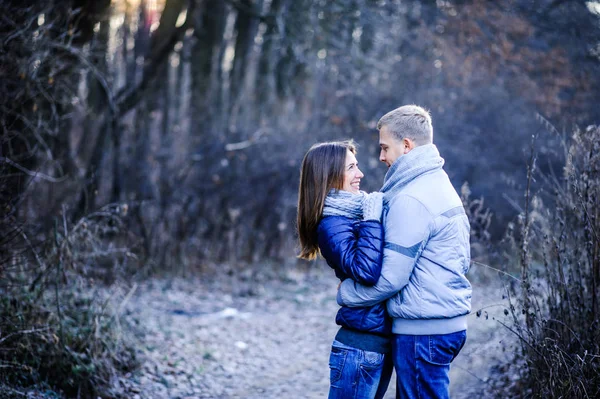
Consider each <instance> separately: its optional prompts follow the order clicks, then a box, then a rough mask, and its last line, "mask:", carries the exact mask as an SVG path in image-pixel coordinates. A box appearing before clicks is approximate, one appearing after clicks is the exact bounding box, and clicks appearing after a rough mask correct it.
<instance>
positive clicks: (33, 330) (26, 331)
mask: <svg viewBox="0 0 600 399" xmlns="http://www.w3.org/2000/svg"><path fill="white" fill-rule="evenodd" d="M49 329H50V327H45V328H33V329H31V330H22V331H15V332H13V333H10V334H8V335H7V336H5V337H3V338H0V344H1V343H3V342H4V341H6V340H8V339H9V338H11V337H14V336H15V335H21V334H33V333H37V332H41V331H48V330H49Z"/></svg>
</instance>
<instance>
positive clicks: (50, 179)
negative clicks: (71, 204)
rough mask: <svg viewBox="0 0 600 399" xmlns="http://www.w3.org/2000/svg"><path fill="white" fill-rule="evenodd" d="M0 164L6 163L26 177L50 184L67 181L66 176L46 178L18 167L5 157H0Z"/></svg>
mask: <svg viewBox="0 0 600 399" xmlns="http://www.w3.org/2000/svg"><path fill="white" fill-rule="evenodd" d="M0 162H4V163H7V164H9V165H10V166H12V167H15V168H17V169H19V170H20V171H21V172H23V173H25V174H26V175H28V176H31V177H39V178H40V179H42V180H46V181H49V182H51V183H60V182H62V181H65V180H66V179H67V176H62V177H59V178H56V177H52V176H48V175H47V174H44V173H42V172H34V171H32V170H29V169H27V168H25V167H24V166H21V165H19V164H18V163H16V162H14V161H12V160H10V159H8V158H6V157H0Z"/></svg>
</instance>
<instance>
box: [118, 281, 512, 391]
mask: <svg viewBox="0 0 600 399" xmlns="http://www.w3.org/2000/svg"><path fill="white" fill-rule="evenodd" d="M246 280H247V281H245V282H244V281H239V280H238V279H229V280H221V281H216V280H213V281H210V282H207V281H205V282H201V281H192V280H189V279H172V280H168V281H166V280H165V281H156V280H155V281H153V282H149V283H146V284H145V285H143V286H140V287H138V289H137V291H136V293H135V294H134V296H133V298H132V299H131V301H130V303H129V305H128V312H129V314H130V315H132V316H135V318H137V319H138V321H139V326H140V327H139V329H140V332H139V333H138V334H137V336H138V338H137V339H138V340H139V342H138V345H139V346H140V348H141V350H142V352H143V355H144V357H145V359H146V360H145V362H144V364H143V367H142V368H141V369H140V370H139V371H137V372H136V373H133V374H132V375H129V376H128V378H127V379H124V380H122V381H120V384H121V385H122V387H123V389H124V390H125V391H126V392H127V395H128V396H131V397H134V398H148V399H149V398H323V397H326V396H327V391H328V384H329V381H328V378H329V370H328V366H327V364H328V356H329V349H330V345H331V341H332V339H333V337H334V335H335V333H336V331H337V326H336V325H335V323H334V318H335V313H336V311H337V304H336V303H335V290H336V286H337V281H336V280H335V278H334V276H333V274H332V273H329V271H328V270H325V272H323V271H319V272H314V271H313V272H311V273H310V274H306V273H300V272H289V273H287V276H286V278H284V279H278V280H270V281H266V282H263V283H257V282H256V280H257V279H256V278H254V277H250V278H247V279H246ZM259 280H260V279H259ZM250 281H252V283H250ZM482 285H483V286H485V287H486V288H485V290H482V289H480V287H478V286H477V285H475V291H474V297H473V301H474V304H475V305H476V306H475V308H480V307H482V306H485V305H489V304H491V303H497V302H500V299H501V295H502V294H501V291H500V290H499V289H498V287H496V288H490V287H492V285H491V284H489V282H485V284H482ZM487 311H488V312H489V314H490V315H492V314H493V315H494V316H497V315H500V314H501V311H502V309H501V308H500V307H495V308H489V309H487ZM482 315H483V316H485V313H482ZM472 317H473V319H472V320H473V321H472V322H471V324H470V329H469V338H468V341H467V344H466V346H465V348H464V349H463V351H462V353H461V355H460V356H459V358H457V359H456V360H455V362H454V363H453V369H452V371H451V373H452V374H451V381H452V386H451V393H452V397H453V398H470V397H481V395H480V392H481V389H482V388H484V386H485V382H482V380H485V379H486V378H487V375H488V374H487V373H488V369H489V366H490V365H491V364H492V363H493V361H494V359H495V357H497V356H499V355H501V346H500V344H499V343H498V342H499V341H500V340H501V339H503V337H504V335H506V333H505V330H504V329H503V328H502V327H500V326H499V324H498V323H497V322H496V321H494V320H492V317H488V319H487V320H486V319H485V317H480V318H476V316H475V315H473V316H472ZM394 392H395V390H394V387H393V386H392V387H390V389H389V391H388V395H387V396H386V397H389V398H393V397H394V395H395V393H394ZM478 393H479V394H478ZM474 395H475V396H474Z"/></svg>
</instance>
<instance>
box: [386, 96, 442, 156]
mask: <svg viewBox="0 0 600 399" xmlns="http://www.w3.org/2000/svg"><path fill="white" fill-rule="evenodd" d="M384 126H385V127H387V129H388V132H390V133H391V134H392V135H393V136H394V138H395V139H397V140H398V141H400V140H402V139H404V138H409V139H411V140H412V141H413V142H414V143H415V145H417V146H419V145H423V144H431V143H433V126H432V124H431V116H430V115H429V111H427V110H426V109H425V108H422V107H419V106H418V105H403V106H402V107H399V108H396V109H395V110H393V111H390V112H388V113H387V114H385V115H383V116H382V117H381V119H379V122H377V130H381V128H382V127H384Z"/></svg>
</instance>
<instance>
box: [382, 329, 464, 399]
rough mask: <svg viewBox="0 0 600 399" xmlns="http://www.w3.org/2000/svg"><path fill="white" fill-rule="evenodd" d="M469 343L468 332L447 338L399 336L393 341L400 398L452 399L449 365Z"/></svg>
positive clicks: (461, 332)
mask: <svg viewBox="0 0 600 399" xmlns="http://www.w3.org/2000/svg"><path fill="white" fill-rule="evenodd" d="M466 339H467V331H466V330H465V331H458V332H455V333H451V334H444V335H397V334H394V339H393V341H392V353H393V356H394V365H395V367H396V375H397V376H398V378H397V388H396V391H397V397H399V398H401V399H424V398H440V399H446V398H449V393H448V388H449V385H450V378H449V376H448V373H449V371H450V363H451V362H452V360H454V358H455V357H456V355H458V353H459V352H460V350H461V349H462V347H463V345H464V344H465V341H466Z"/></svg>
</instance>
